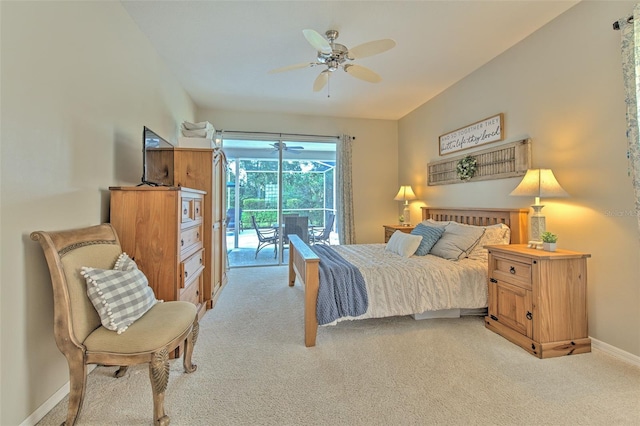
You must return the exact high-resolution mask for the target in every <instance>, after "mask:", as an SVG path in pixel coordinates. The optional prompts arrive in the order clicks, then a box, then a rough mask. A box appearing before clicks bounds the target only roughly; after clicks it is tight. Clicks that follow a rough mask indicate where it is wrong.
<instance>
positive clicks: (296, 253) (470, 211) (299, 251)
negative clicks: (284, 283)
mask: <svg viewBox="0 0 640 426" xmlns="http://www.w3.org/2000/svg"><path fill="white" fill-rule="evenodd" d="M528 214H529V209H486V208H478V209H476V208H433V207H422V220H427V219H433V220H437V221H453V222H458V223H464V224H467V225H476V226H488V225H495V224H497V223H504V224H505V225H507V226H509V228H511V244H526V243H527V242H528V239H527V238H528V235H527V229H528V223H527V215H528ZM289 243H290V244H289V286H291V287H293V286H294V285H295V283H296V279H297V280H298V281H300V283H301V284H302V286H303V287H304V344H305V346H307V347H311V346H315V345H316V336H317V334H318V319H317V317H316V302H317V300H318V286H319V284H320V272H319V270H318V264H319V263H320V259H319V258H318V256H317V255H316V254H315V253H314V251H313V250H311V248H309V246H308V245H307V244H305V243H304V241H302V239H300V237H298V236H296V235H290V236H289Z"/></svg>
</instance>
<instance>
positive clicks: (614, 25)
mask: <svg viewBox="0 0 640 426" xmlns="http://www.w3.org/2000/svg"><path fill="white" fill-rule="evenodd" d="M632 22H633V15H631V16H629V17H628V18H627V23H628V24H630V23H632ZM613 29H614V30H616V31H618V30H619V29H620V21H616V22H614V23H613Z"/></svg>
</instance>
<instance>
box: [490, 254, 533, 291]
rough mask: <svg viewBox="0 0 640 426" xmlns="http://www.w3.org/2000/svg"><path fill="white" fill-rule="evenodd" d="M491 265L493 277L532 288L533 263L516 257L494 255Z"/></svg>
mask: <svg viewBox="0 0 640 426" xmlns="http://www.w3.org/2000/svg"><path fill="white" fill-rule="evenodd" d="M492 259H493V262H492V263H493V264H492V265H489V271H490V273H491V278H495V279H497V280H499V281H504V282H507V283H511V284H514V285H517V286H520V287H523V288H526V289H529V290H531V264H530V263H525V262H519V261H517V260H514V259H510V258H506V257H501V256H493V257H492Z"/></svg>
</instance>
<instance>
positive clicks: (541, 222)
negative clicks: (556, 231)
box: [529, 204, 547, 241]
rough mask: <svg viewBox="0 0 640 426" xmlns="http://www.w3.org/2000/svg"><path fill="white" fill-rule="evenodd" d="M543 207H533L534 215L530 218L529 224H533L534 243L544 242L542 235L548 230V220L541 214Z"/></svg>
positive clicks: (532, 235) (536, 205)
mask: <svg viewBox="0 0 640 426" xmlns="http://www.w3.org/2000/svg"><path fill="white" fill-rule="evenodd" d="M543 207H544V206H543V205H540V204H534V205H532V206H531V208H533V215H532V216H531V217H530V218H529V222H530V223H531V239H532V240H534V241H542V233H543V232H544V231H546V229H547V223H546V220H547V219H546V218H545V217H544V215H543V214H542V213H541V210H542V208H543Z"/></svg>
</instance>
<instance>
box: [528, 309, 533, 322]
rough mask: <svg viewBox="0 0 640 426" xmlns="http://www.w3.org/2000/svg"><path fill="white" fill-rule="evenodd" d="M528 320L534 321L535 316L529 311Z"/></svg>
mask: <svg viewBox="0 0 640 426" xmlns="http://www.w3.org/2000/svg"><path fill="white" fill-rule="evenodd" d="M527 319H528V320H531V319H533V314H532V313H531V312H529V311H527Z"/></svg>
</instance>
